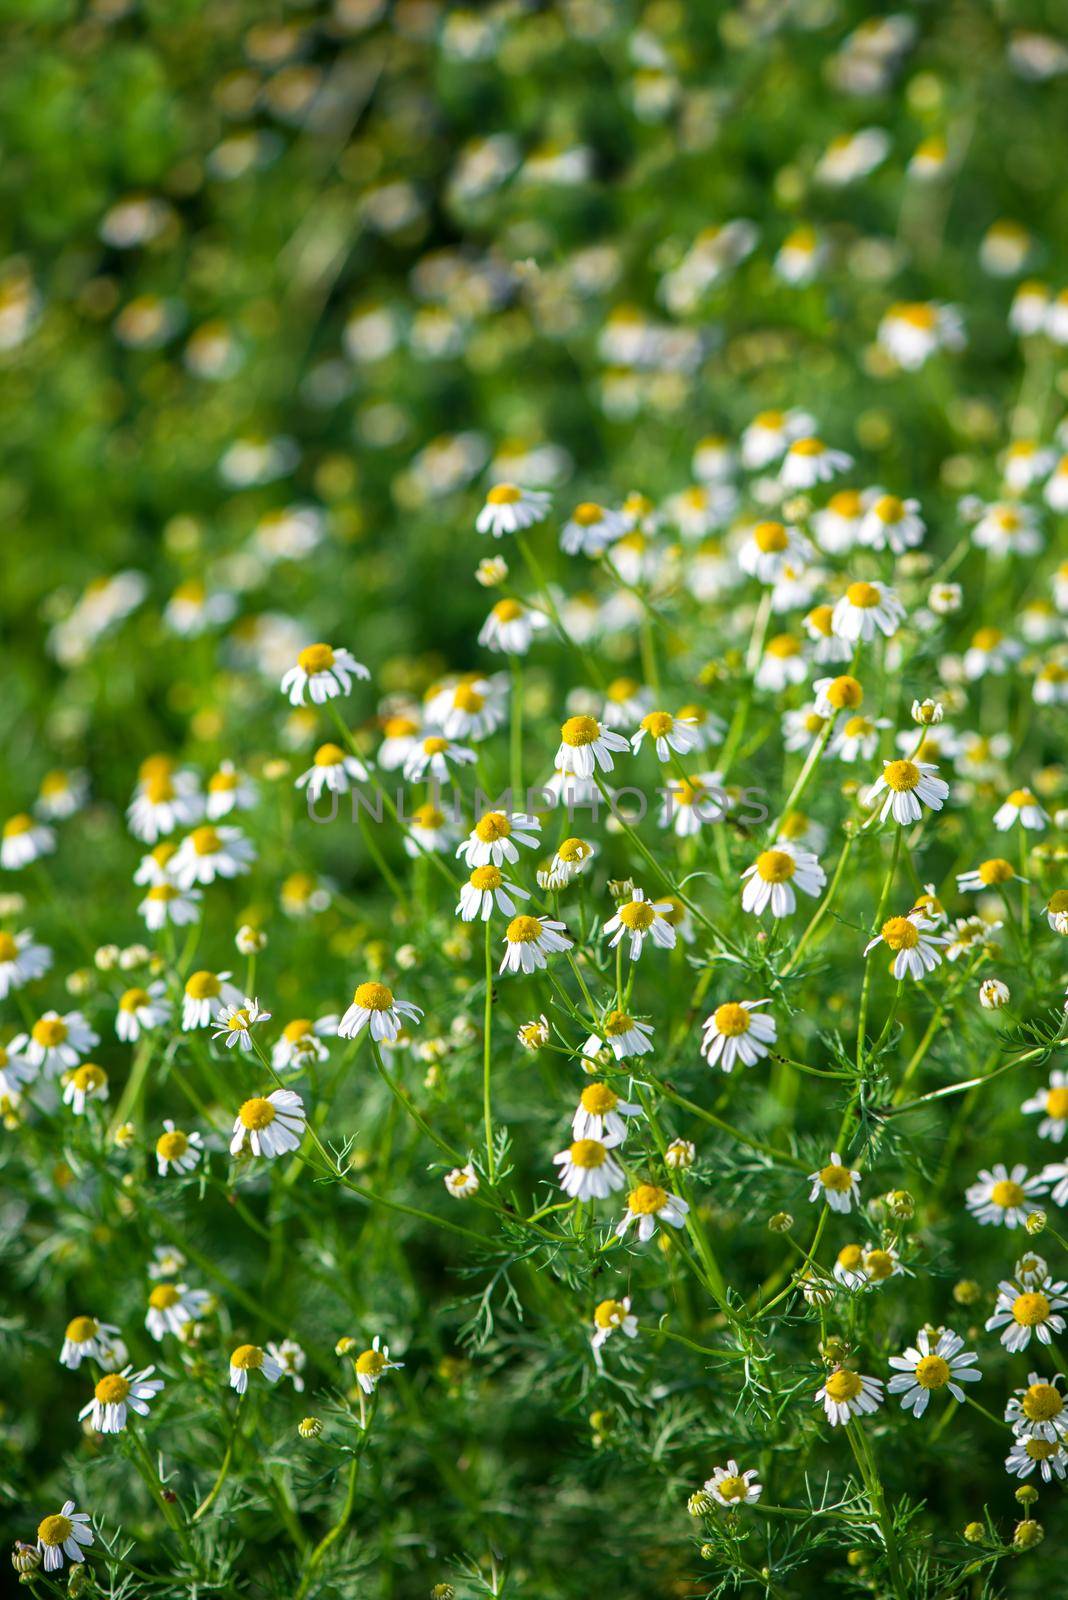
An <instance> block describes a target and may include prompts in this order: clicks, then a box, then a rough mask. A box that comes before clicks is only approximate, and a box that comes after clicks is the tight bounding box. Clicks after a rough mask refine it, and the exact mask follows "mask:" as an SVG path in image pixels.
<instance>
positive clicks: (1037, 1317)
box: [986, 1277, 1068, 1355]
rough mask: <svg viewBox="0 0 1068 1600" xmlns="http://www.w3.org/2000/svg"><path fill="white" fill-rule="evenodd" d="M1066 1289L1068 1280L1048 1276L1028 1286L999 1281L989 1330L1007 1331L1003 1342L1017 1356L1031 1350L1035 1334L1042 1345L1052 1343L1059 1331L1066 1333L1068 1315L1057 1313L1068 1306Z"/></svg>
mask: <svg viewBox="0 0 1068 1600" xmlns="http://www.w3.org/2000/svg"><path fill="white" fill-rule="evenodd" d="M1066 1289H1068V1283H1055V1282H1054V1281H1053V1279H1052V1278H1048V1277H1047V1278H1043V1279H1042V1280H1041V1281H1040V1282H1032V1283H1030V1284H1029V1285H1028V1286H1027V1287H1026V1288H1024V1287H1023V1286H1022V1285H1020V1284H1018V1283H1006V1282H1003V1283H999V1284H998V1297H997V1300H996V1302H995V1304H994V1314H993V1316H991V1317H988V1319H987V1322H986V1330H987V1332H988V1333H996V1332H997V1331H998V1330H999V1329H1001V1330H1003V1331H1002V1333H1001V1342H1002V1344H1003V1345H1004V1346H1005V1348H1006V1350H1010V1351H1011V1352H1012V1353H1013V1355H1016V1354H1018V1353H1019V1351H1021V1350H1026V1349H1027V1346H1028V1345H1029V1344H1030V1343H1031V1335H1032V1333H1033V1334H1034V1336H1035V1338H1036V1339H1037V1340H1038V1342H1039V1343H1040V1344H1049V1343H1050V1342H1051V1340H1052V1338H1053V1335H1054V1334H1055V1333H1058V1334H1059V1333H1063V1332H1064V1327H1065V1323H1064V1318H1063V1317H1061V1316H1058V1315H1057V1313H1058V1312H1059V1311H1063V1310H1064V1308H1065V1307H1066V1306H1068V1299H1066V1298H1065V1295H1064V1291H1065V1290H1066Z"/></svg>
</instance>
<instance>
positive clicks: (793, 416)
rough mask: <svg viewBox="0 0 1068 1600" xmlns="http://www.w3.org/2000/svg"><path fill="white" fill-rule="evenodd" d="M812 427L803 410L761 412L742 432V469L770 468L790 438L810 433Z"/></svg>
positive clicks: (809, 418) (779, 456) (756, 470)
mask: <svg viewBox="0 0 1068 1600" xmlns="http://www.w3.org/2000/svg"><path fill="white" fill-rule="evenodd" d="M815 425H816V422H815V418H814V417H811V416H809V414H808V412H807V411H761V412H760V413H759V414H758V415H757V416H755V417H754V418H753V420H752V422H751V423H750V424H749V426H748V427H747V428H746V429H745V430H744V432H743V433H742V445H741V458H742V466H743V467H745V468H746V469H747V470H748V471H750V472H759V471H760V469H761V468H762V467H768V466H770V465H771V464H772V462H773V461H778V460H780V459H781V457H782V455H783V453H784V452H785V450H786V448H787V446H788V445H789V444H790V443H791V442H792V441H793V440H794V439H801V438H804V437H805V435H807V434H811V432H812V430H813V428H814V427H815Z"/></svg>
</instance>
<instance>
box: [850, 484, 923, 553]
mask: <svg viewBox="0 0 1068 1600" xmlns="http://www.w3.org/2000/svg"><path fill="white" fill-rule="evenodd" d="M919 510H920V502H919V501H918V500H899V499H898V497H897V495H896V494H881V495H879V496H878V498H877V499H875V500H873V501H872V503H871V505H870V506H869V507H868V509H867V510H866V511H865V513H864V515H863V517H861V519H860V527H859V528H858V530H857V542H858V543H859V544H863V545H867V546H868V547H869V548H870V549H872V550H892V551H893V553H894V555H896V556H900V555H904V553H905V551H906V550H912V549H913V548H914V547H915V546H916V545H918V544H922V543H923V536H924V534H925V533H926V531H927V530H926V526H925V524H924V521H923V518H922V517H921V516H920V515H919Z"/></svg>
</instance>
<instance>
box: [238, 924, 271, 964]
mask: <svg viewBox="0 0 1068 1600" xmlns="http://www.w3.org/2000/svg"><path fill="white" fill-rule="evenodd" d="M234 943H235V944H236V946H237V948H238V950H239V951H240V952H241V954H242V955H243V956H257V955H259V953H260V951H261V950H266V948H267V935H266V934H265V933H264V932H263V929H262V928H254V927H253V926H252V924H251V923H250V922H243V923H242V924H241V926H240V928H238V930H237V934H236V936H235V938H234Z"/></svg>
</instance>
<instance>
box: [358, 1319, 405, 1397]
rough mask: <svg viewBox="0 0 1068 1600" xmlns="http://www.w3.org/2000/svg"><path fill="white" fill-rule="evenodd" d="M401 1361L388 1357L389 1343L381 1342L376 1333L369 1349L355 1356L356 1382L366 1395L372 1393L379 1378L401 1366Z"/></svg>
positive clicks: (402, 1363)
mask: <svg viewBox="0 0 1068 1600" xmlns="http://www.w3.org/2000/svg"><path fill="white" fill-rule="evenodd" d="M403 1365H404V1362H403V1361H391V1360H390V1359H389V1345H388V1344H383V1343H382V1341H381V1339H380V1337H379V1335H378V1334H377V1333H376V1334H375V1336H374V1338H373V1339H372V1340H371V1348H370V1350H364V1351H362V1352H361V1353H360V1355H358V1356H357V1357H356V1360H355V1361H354V1362H353V1366H354V1368H355V1370H356V1382H357V1383H358V1384H359V1386H360V1388H361V1389H362V1390H363V1392H364V1394H366V1395H373V1394H374V1392H375V1389H376V1388H377V1387H378V1383H379V1380H380V1379H381V1378H382V1377H383V1376H384V1375H385V1374H386V1373H387V1372H392V1371H394V1370H395V1369H396V1368H397V1367H403Z"/></svg>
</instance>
